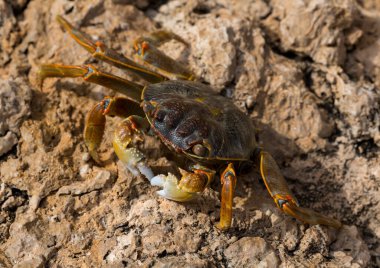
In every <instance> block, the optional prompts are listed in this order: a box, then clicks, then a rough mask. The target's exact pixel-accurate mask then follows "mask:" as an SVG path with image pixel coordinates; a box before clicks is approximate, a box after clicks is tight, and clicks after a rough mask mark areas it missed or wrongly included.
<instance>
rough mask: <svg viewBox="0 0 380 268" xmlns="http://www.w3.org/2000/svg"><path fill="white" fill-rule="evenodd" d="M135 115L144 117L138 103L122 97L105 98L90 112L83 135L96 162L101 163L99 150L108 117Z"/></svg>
mask: <svg viewBox="0 0 380 268" xmlns="http://www.w3.org/2000/svg"><path fill="white" fill-rule="evenodd" d="M133 113H135V114H138V115H143V112H142V111H141V109H140V107H139V105H138V104H137V103H135V102H132V101H130V100H129V99H126V98H121V97H116V98H112V97H105V98H104V99H103V100H102V101H100V102H98V103H97V104H95V105H94V106H93V107H92V109H91V110H90V111H89V112H88V114H87V117H86V123H85V128H84V134H83V135H84V141H85V144H86V146H87V148H88V150H89V153H90V155H91V157H92V158H93V159H94V160H95V161H96V162H98V163H99V162H100V160H99V156H98V153H97V149H98V147H99V145H100V143H101V141H102V138H103V134H104V128H105V123H106V115H109V116H119V117H123V118H125V117H127V116H129V115H131V114H133Z"/></svg>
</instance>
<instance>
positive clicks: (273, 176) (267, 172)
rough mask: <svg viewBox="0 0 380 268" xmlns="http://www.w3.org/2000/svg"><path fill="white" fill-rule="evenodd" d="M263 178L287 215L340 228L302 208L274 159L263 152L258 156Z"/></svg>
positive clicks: (335, 223)
mask: <svg viewBox="0 0 380 268" xmlns="http://www.w3.org/2000/svg"><path fill="white" fill-rule="evenodd" d="M258 161H259V165H260V172H261V177H262V179H263V180H264V183H265V186H266V188H267V190H268V192H269V193H270V195H271V196H272V198H273V200H274V202H275V203H276V205H277V207H278V208H279V209H280V210H282V211H283V212H285V213H286V214H288V215H290V216H292V217H294V218H297V219H298V220H300V221H302V222H304V223H308V224H323V225H328V226H332V227H334V228H340V227H341V226H342V224H341V223H340V222H339V221H337V220H335V219H332V218H330V217H327V216H324V215H322V214H320V213H317V212H315V211H313V210H311V209H308V208H303V207H300V206H299V204H298V202H297V200H296V198H295V197H294V195H293V193H292V192H291V191H290V189H289V187H288V184H287V183H286V181H285V179H284V177H283V176H282V174H281V172H280V169H279V167H278V166H277V164H276V162H275V161H274V159H273V157H272V156H271V155H270V154H269V153H267V152H263V151H261V152H260V153H259V154H258Z"/></svg>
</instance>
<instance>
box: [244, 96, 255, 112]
mask: <svg viewBox="0 0 380 268" xmlns="http://www.w3.org/2000/svg"><path fill="white" fill-rule="evenodd" d="M253 106H255V100H254V98H253V97H252V96H248V97H247V99H246V100H245V107H247V109H252V108H253Z"/></svg>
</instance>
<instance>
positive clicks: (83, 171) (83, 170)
mask: <svg viewBox="0 0 380 268" xmlns="http://www.w3.org/2000/svg"><path fill="white" fill-rule="evenodd" d="M89 171H90V165H89V164H84V165H83V166H81V167H80V168H79V175H80V176H81V177H84V176H86V175H87V174H88V172H89Z"/></svg>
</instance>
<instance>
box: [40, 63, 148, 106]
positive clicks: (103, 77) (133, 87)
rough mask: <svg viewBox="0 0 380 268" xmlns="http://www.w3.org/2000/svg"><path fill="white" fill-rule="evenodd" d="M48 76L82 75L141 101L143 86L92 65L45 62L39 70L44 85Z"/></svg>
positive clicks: (91, 81) (89, 80) (137, 101)
mask: <svg viewBox="0 0 380 268" xmlns="http://www.w3.org/2000/svg"><path fill="white" fill-rule="evenodd" d="M48 77H72V78H75V77H81V78H83V79H84V80H85V81H87V82H90V83H94V84H98V85H101V86H104V87H107V88H110V89H112V90H114V91H116V92H119V93H121V94H123V95H125V96H126V97H127V98H128V99H130V100H131V101H133V102H136V103H140V101H141V92H142V90H143V89H144V87H143V86H141V85H139V84H136V83H133V82H132V81H129V80H126V79H123V78H121V77H118V76H115V75H112V74H109V73H105V72H101V71H98V70H97V69H96V68H95V67H94V66H92V65H83V66H77V65H61V64H43V65H41V66H40V69H39V72H38V79H39V82H40V86H41V87H42V84H43V81H44V80H45V79H46V78H48Z"/></svg>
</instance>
